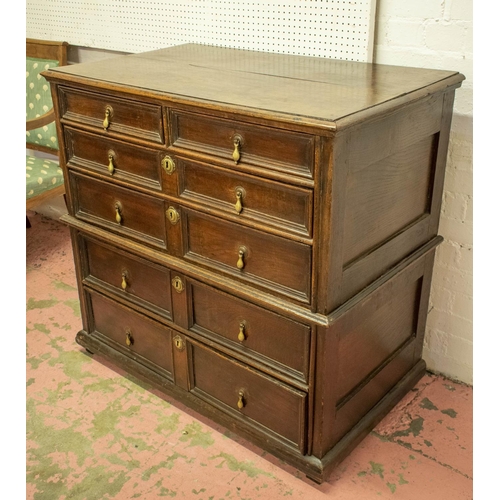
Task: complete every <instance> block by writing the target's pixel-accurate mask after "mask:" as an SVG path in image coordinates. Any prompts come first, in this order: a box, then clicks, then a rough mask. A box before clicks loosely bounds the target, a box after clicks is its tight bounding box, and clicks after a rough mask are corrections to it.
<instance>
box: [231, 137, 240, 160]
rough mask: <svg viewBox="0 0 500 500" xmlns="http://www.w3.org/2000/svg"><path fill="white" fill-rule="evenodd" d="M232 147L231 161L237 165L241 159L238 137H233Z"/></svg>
mask: <svg viewBox="0 0 500 500" xmlns="http://www.w3.org/2000/svg"><path fill="white" fill-rule="evenodd" d="M233 146H234V151H233V160H234V163H236V164H238V162H239V161H240V158H241V154H240V148H241V138H240V137H235V138H234V139H233Z"/></svg>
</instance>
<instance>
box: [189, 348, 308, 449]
mask: <svg viewBox="0 0 500 500" xmlns="http://www.w3.org/2000/svg"><path fill="white" fill-rule="evenodd" d="M192 362H193V374H194V377H193V378H194V380H193V392H195V393H196V394H197V395H198V396H201V397H203V398H204V399H207V400H208V401H210V402H212V403H213V404H215V405H217V406H220V403H222V404H223V405H224V406H223V409H225V410H226V411H227V409H228V408H229V409H232V410H234V412H238V413H239V414H240V415H242V416H244V417H247V418H249V419H252V420H254V421H255V422H258V423H259V424H261V425H263V426H264V427H266V428H267V429H270V430H271V431H273V432H275V433H277V434H279V435H280V436H283V437H284V438H285V439H287V440H288V441H290V442H291V443H294V444H295V445H296V446H298V447H299V449H301V450H303V448H304V429H305V418H304V417H305V403H306V394H305V393H304V392H301V391H299V390H297V389H293V388H292V387H288V386H286V385H284V384H283V383H278V382H277V381H275V380H273V379H272V378H271V377H267V376H265V375H262V374H261V373H259V372H257V371H256V370H252V369H250V368H249V367H247V366H245V365H243V364H240V363H237V362H235V361H232V360H230V359H229V358H227V357H225V356H222V355H220V354H216V353H215V352H214V351H212V350H209V349H207V348H205V347H202V346H201V345H198V344H196V345H193V346H192ZM238 401H241V402H240V405H241V404H243V407H242V408H239V406H238Z"/></svg>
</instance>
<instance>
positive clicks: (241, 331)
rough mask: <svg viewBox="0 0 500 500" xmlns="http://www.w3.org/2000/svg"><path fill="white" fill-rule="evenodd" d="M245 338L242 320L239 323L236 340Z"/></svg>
mask: <svg viewBox="0 0 500 500" xmlns="http://www.w3.org/2000/svg"><path fill="white" fill-rule="evenodd" d="M246 338H247V337H246V335H245V323H244V322H243V321H242V322H241V323H240V331H239V332H238V340H239V341H240V342H243V341H244V340H245V339H246Z"/></svg>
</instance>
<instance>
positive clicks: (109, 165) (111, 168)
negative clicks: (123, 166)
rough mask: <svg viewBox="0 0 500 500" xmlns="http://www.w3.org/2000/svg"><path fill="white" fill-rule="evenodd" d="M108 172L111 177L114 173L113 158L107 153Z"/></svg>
mask: <svg viewBox="0 0 500 500" xmlns="http://www.w3.org/2000/svg"><path fill="white" fill-rule="evenodd" d="M108 160H109V163H108V172H109V173H110V174H111V175H113V174H114V173H115V164H114V156H113V154H112V153H108Z"/></svg>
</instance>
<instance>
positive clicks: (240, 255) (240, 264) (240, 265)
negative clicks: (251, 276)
mask: <svg viewBox="0 0 500 500" xmlns="http://www.w3.org/2000/svg"><path fill="white" fill-rule="evenodd" d="M244 256H245V249H244V248H243V247H241V248H240V249H239V250H238V261H237V262H236V267H237V268H238V269H243V268H244V267H245V262H244V260H243V257H244Z"/></svg>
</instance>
